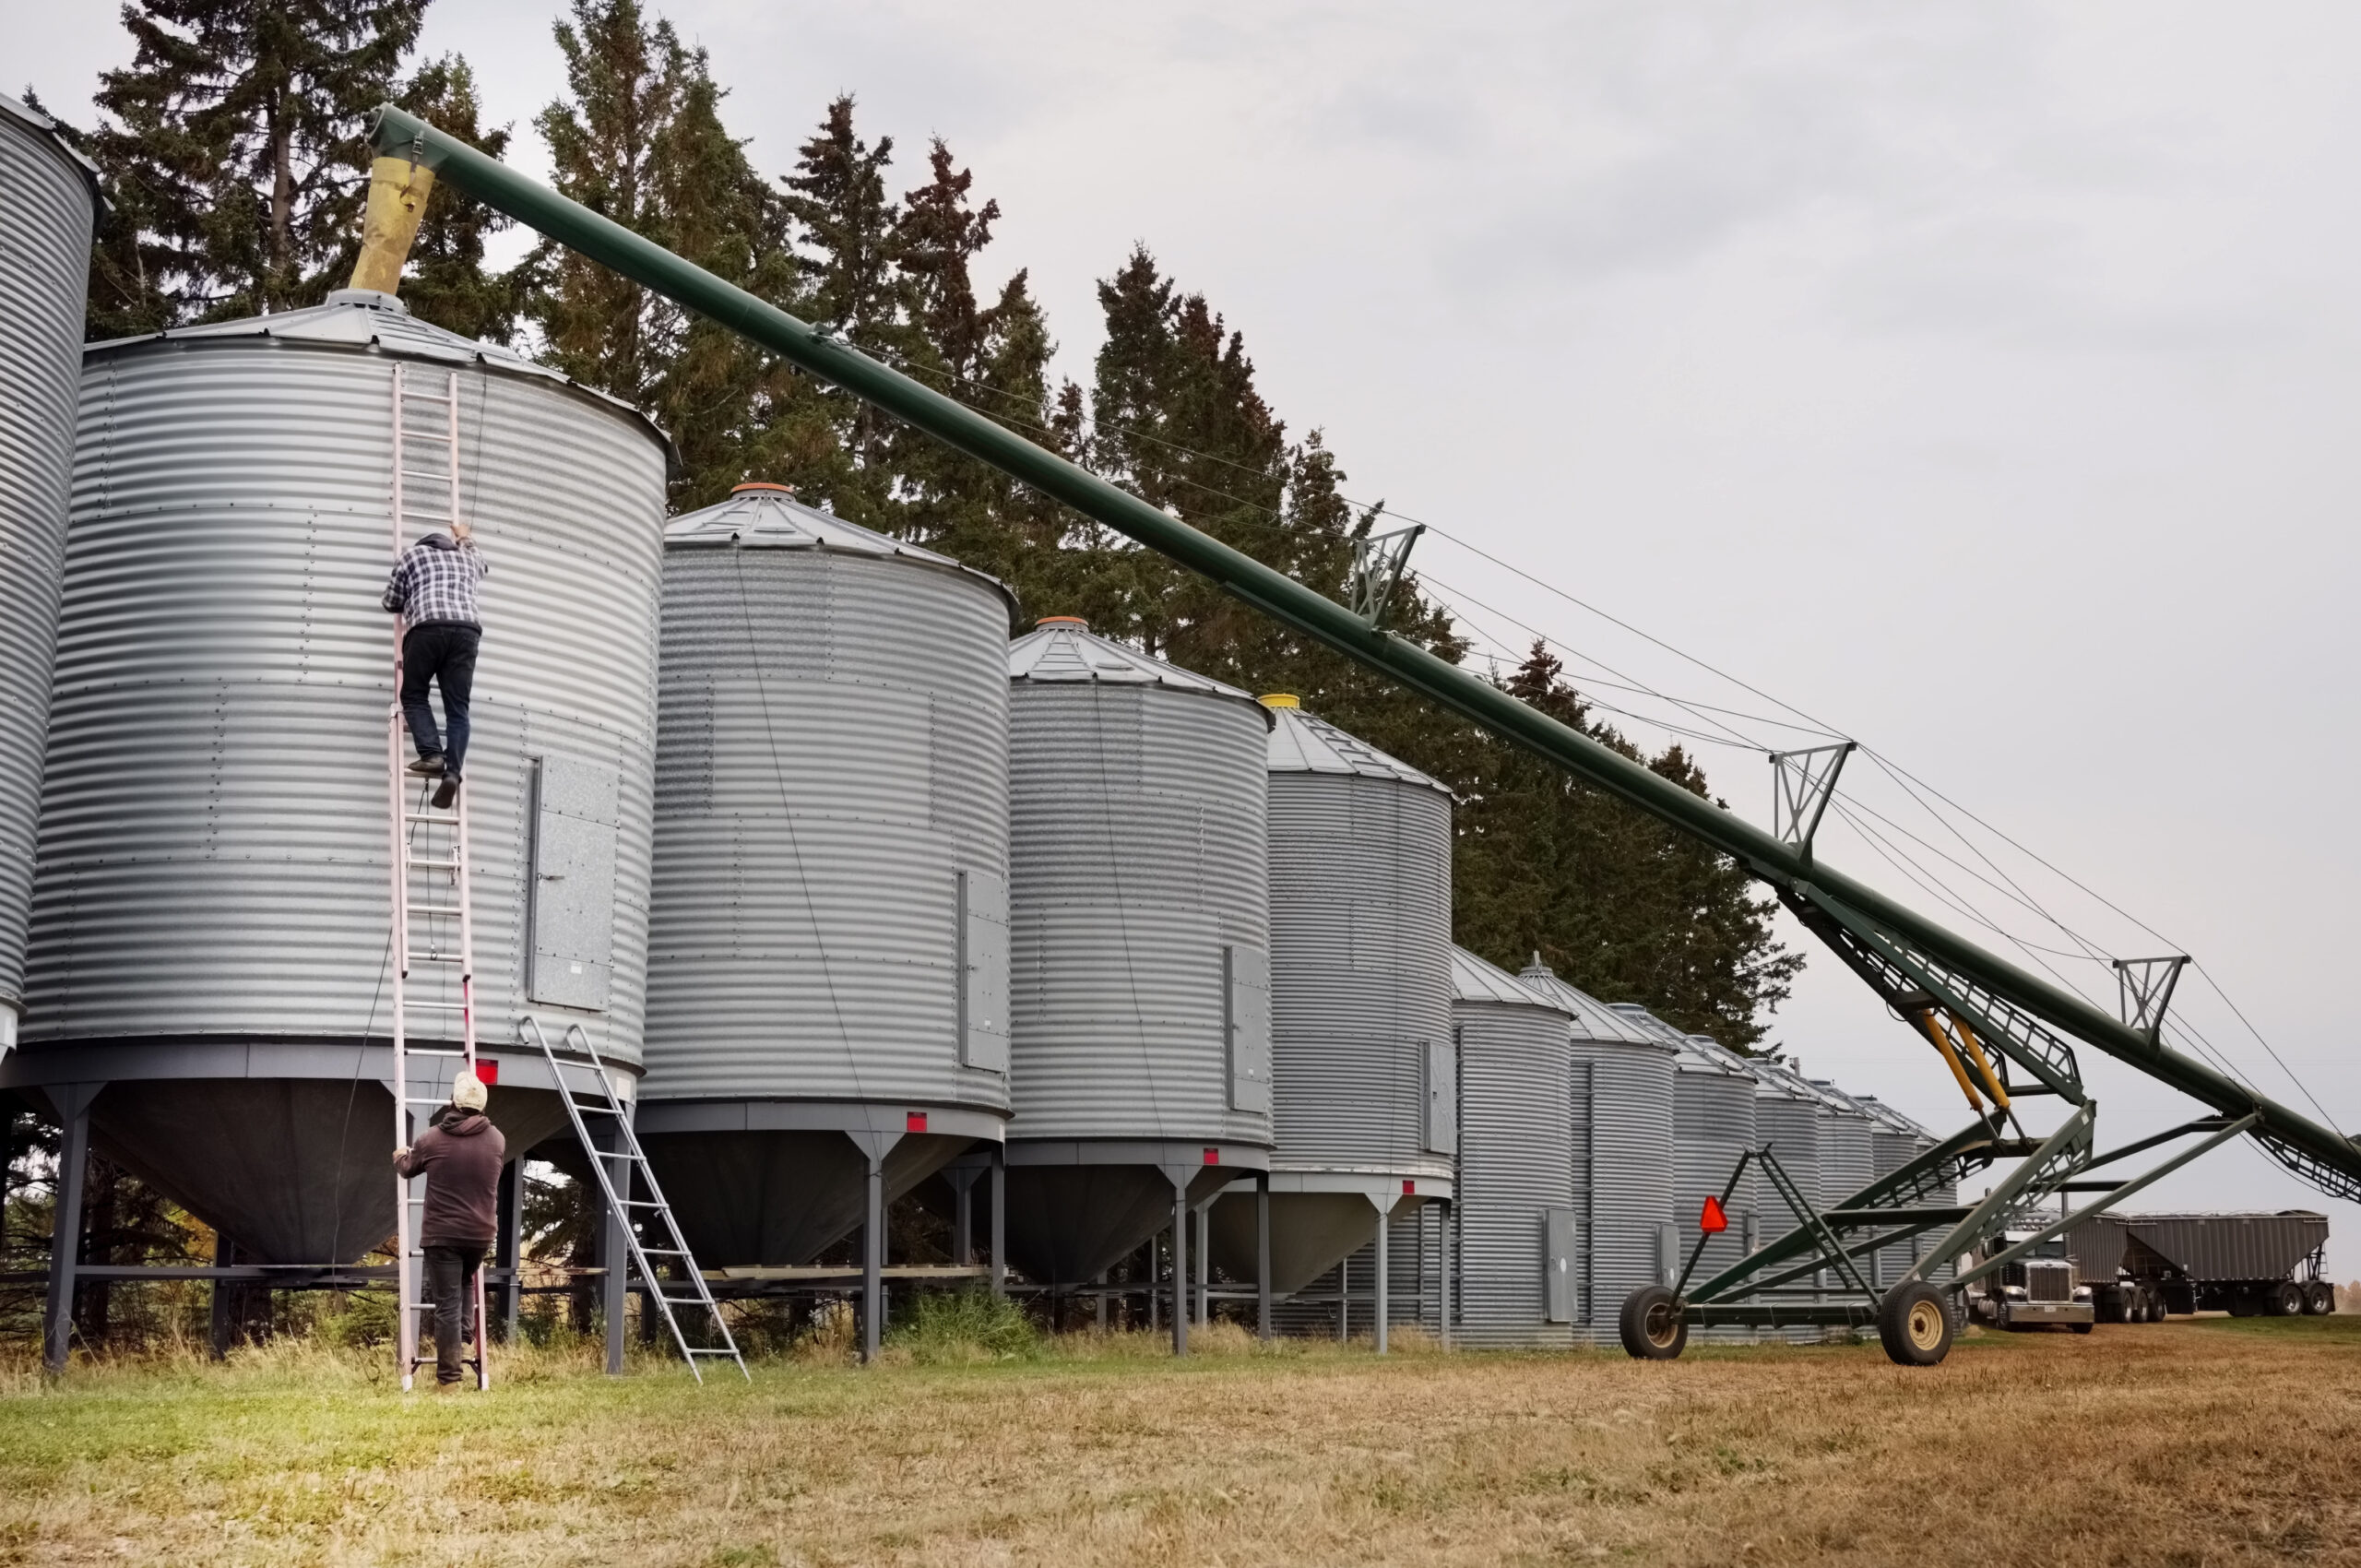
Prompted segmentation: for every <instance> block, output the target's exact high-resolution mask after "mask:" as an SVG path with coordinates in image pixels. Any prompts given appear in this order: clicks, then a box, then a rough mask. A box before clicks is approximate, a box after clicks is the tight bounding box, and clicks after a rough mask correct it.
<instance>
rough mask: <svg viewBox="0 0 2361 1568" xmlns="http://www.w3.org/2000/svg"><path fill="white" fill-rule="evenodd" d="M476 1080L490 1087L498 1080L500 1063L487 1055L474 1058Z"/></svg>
mask: <svg viewBox="0 0 2361 1568" xmlns="http://www.w3.org/2000/svg"><path fill="white" fill-rule="evenodd" d="M476 1082H478V1083H480V1084H482V1085H484V1086H485V1087H491V1086H492V1085H493V1084H496V1083H498V1082H500V1063H497V1062H495V1061H493V1060H492V1058H491V1057H489V1056H479V1057H477V1058H476Z"/></svg>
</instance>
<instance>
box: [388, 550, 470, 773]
mask: <svg viewBox="0 0 2361 1568" xmlns="http://www.w3.org/2000/svg"><path fill="white" fill-rule="evenodd" d="M491 570H492V567H491V565H490V564H487V563H486V562H485V560H484V558H483V552H481V551H480V550H478V549H477V548H476V541H475V530H474V529H471V528H469V526H468V525H467V524H466V523H462V522H454V523H453V524H452V525H451V531H450V533H448V534H447V535H446V534H439V533H431V534H428V535H426V536H425V537H424V538H422V539H421V540H419V541H418V542H417V543H416V544H413V545H411V546H410V547H409V549H407V550H405V551H403V552H402V553H401V558H400V559H399V560H397V561H396V562H395V563H394V575H393V579H392V580H391V581H390V582H388V583H387V584H386V597H385V599H384V600H383V603H384V604H385V607H386V609H387V610H389V611H391V612H394V613H395V614H397V615H399V616H401V617H402V618H403V619H404V620H406V621H407V622H408V623H409V631H408V632H407V633H405V634H404V635H403V637H402V717H403V718H404V719H408V720H409V737H410V739H411V741H413V742H416V744H417V746H418V760H417V761H416V762H414V763H411V764H410V765H409V770H410V771H411V772H412V773H415V774H417V775H419V776H420V777H421V778H440V779H441V780H442V781H443V782H442V783H441V784H440V785H438V786H437V787H436V788H435V790H434V804H435V805H436V806H437V807H438V808H440V807H445V806H448V805H449V804H450V803H451V802H453V801H455V800H457V799H458V795H459V771H460V767H461V765H462V764H464V763H465V762H466V761H467V756H468V696H469V692H470V691H471V690H472V688H473V687H474V685H475V679H476V645H477V644H478V643H480V642H481V641H482V640H483V612H482V610H481V607H480V606H479V604H478V603H477V593H476V590H477V588H478V586H479V585H480V584H481V583H482V581H483V579H484V576H485V575H486V574H488V573H489V572H490V571H491ZM430 681H431V682H433V683H434V684H435V685H437V686H439V687H441V688H442V691H443V719H444V723H445V727H446V728H447V729H448V731H450V735H449V743H448V744H447V745H446V744H445V740H444V737H442V736H440V735H438V734H436V733H435V731H434V710H433V708H432V707H428V706H427V703H426V687H427V683H428V682H430Z"/></svg>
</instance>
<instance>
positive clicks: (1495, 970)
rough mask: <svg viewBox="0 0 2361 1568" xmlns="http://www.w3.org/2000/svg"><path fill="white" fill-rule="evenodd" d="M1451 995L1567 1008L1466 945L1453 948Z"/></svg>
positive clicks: (1459, 998) (1515, 1004) (1470, 999)
mask: <svg viewBox="0 0 2361 1568" xmlns="http://www.w3.org/2000/svg"><path fill="white" fill-rule="evenodd" d="M1451 996H1452V1000H1453V1001H1454V1002H1497V1003H1500V1004H1503V1005H1505V1006H1509V1007H1546V1008H1548V1009H1549V1010H1550V1011H1552V1012H1557V1013H1562V1012H1564V1011H1565V1010H1566V1009H1565V1008H1564V1006H1563V1005H1561V1004H1559V1003H1557V1002H1555V1001H1553V1000H1551V999H1549V998H1547V997H1544V996H1543V995H1542V994H1541V993H1540V992H1537V991H1535V990H1533V989H1532V988H1531V987H1529V986H1526V985H1524V984H1521V983H1520V982H1519V981H1518V980H1517V978H1516V977H1515V976H1514V975H1513V974H1511V973H1509V972H1508V971H1507V970H1506V969H1504V968H1501V967H1500V966H1499V965H1497V964H1492V963H1488V962H1486V961H1485V960H1484V959H1482V958H1479V957H1477V956H1476V955H1475V954H1473V953H1470V952H1469V951H1467V949H1466V948H1465V947H1453V949H1452V950H1451Z"/></svg>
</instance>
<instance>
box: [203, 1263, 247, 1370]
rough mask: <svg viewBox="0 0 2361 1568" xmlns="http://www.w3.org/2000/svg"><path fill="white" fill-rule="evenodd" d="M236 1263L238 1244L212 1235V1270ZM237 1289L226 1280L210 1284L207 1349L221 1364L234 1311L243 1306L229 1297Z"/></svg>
mask: <svg viewBox="0 0 2361 1568" xmlns="http://www.w3.org/2000/svg"><path fill="white" fill-rule="evenodd" d="M237 1261H238V1243H237V1242H235V1241H231V1240H230V1238H229V1236H228V1235H227V1234H226V1233H225V1232H222V1231H219V1230H217V1231H215V1232H214V1233H213V1266H214V1267H216V1268H227V1267H229V1266H230V1265H231V1264H233V1263H235V1262H237ZM235 1289H237V1287H236V1286H234V1285H232V1284H231V1283H230V1282H229V1281H228V1280H226V1279H217V1280H215V1281H214V1282H213V1321H212V1324H210V1326H211V1329H212V1333H211V1334H210V1335H209V1336H208V1343H207V1348H208V1349H209V1350H210V1351H211V1352H212V1355H213V1359H214V1360H217V1361H219V1360H226V1359H228V1357H229V1354H230V1340H231V1334H232V1332H233V1330H234V1329H235V1328H236V1326H237V1322H238V1312H237V1310H238V1308H239V1307H240V1306H241V1305H243V1303H242V1302H240V1301H238V1300H237V1299H236V1297H235V1296H233V1295H232V1294H231V1292H232V1291H234V1290H235Z"/></svg>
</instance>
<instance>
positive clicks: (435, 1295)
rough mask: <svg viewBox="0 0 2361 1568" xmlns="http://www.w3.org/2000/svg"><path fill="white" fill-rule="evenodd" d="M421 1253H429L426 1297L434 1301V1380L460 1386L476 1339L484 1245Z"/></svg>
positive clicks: (424, 1249)
mask: <svg viewBox="0 0 2361 1568" xmlns="http://www.w3.org/2000/svg"><path fill="white" fill-rule="evenodd" d="M420 1250H421V1251H422V1252H423V1253H425V1254H426V1294H427V1296H428V1297H429V1298H430V1299H431V1300H432V1301H433V1302H434V1381H435V1382H437V1383H457V1382H458V1381H459V1380H460V1379H461V1378H464V1377H466V1376H467V1375H468V1364H467V1363H468V1351H469V1349H470V1348H472V1345H473V1342H474V1339H475V1321H476V1287H475V1276H476V1270H477V1269H479V1268H481V1267H482V1266H483V1253H484V1243H481V1242H479V1243H478V1244H476V1245H475V1246H472V1247H443V1246H435V1247H424V1248H421V1249H420Z"/></svg>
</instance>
